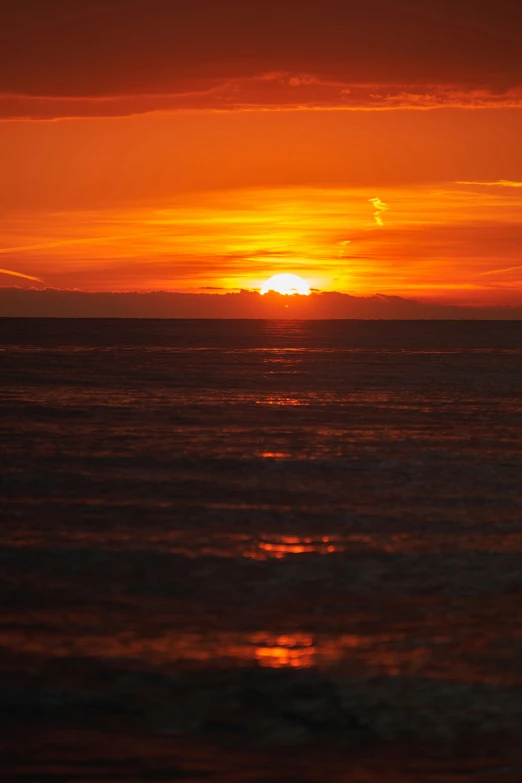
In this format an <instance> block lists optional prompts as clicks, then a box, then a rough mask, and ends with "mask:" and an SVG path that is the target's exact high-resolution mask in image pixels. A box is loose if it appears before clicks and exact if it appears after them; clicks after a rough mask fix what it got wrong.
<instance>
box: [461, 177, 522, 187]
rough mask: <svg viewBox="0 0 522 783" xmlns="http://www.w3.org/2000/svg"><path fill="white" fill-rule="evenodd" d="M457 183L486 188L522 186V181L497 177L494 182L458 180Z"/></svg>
mask: <svg viewBox="0 0 522 783" xmlns="http://www.w3.org/2000/svg"><path fill="white" fill-rule="evenodd" d="M457 185H481V186H482V187H486V188H522V182H516V181H514V180H511V179H497V180H495V181H494V182H472V181H465V180H463V181H458V182H457Z"/></svg>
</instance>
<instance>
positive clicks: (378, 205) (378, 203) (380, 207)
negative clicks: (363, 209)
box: [368, 198, 390, 226]
mask: <svg viewBox="0 0 522 783" xmlns="http://www.w3.org/2000/svg"><path fill="white" fill-rule="evenodd" d="M368 201H369V202H370V204H373V206H374V207H375V212H374V213H373V217H374V218H375V222H376V223H377V225H378V226H384V220H383V219H382V215H383V214H384V212H389V210H390V208H389V206H388V204H385V203H384V201H382V200H381V199H380V198H369V199H368Z"/></svg>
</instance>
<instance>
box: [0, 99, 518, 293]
mask: <svg viewBox="0 0 522 783" xmlns="http://www.w3.org/2000/svg"><path fill="white" fill-rule="evenodd" d="M377 115H378V116H377ZM377 129H379V139H380V142H379V145H377V147H376V146H375V145H374V144H373V143H372V139H373V138H375V133H376V132H377ZM493 131H494V133H495V138H497V139H498V144H497V146H496V150H497V152H496V155H497V157H496V159H495V161H494V162H492V161H491V160H489V161H488V158H487V155H486V154H485V150H487V149H490V141H491V134H492V133H493ZM520 133H522V112H518V113H517V112H516V111H515V110H513V109H499V110H497V111H496V112H493V111H492V110H484V111H481V112H480V113H473V112H470V111H464V110H460V111H457V110H449V109H441V110H437V111H434V112H427V113H426V112H407V111H402V110H394V111H389V112H384V113H383V112H381V113H375V112H373V113H372V112H363V111H360V112H357V111H354V112H331V111H322V110H317V111H314V112H307V113H306V114H303V113H302V112H299V111H297V110H295V111H291V110H285V111H280V112H263V111H261V110H259V111H255V110H252V111H250V112H229V113H214V112H211V111H208V112H204V111H201V112H199V113H196V112H192V113H191V112H186V113H178V114H164V115H148V116H140V117H122V118H117V119H116V118H113V119H108V118H106V119H103V118H98V119H96V120H93V119H78V120H70V121H67V120H62V121H58V122H55V123H45V122H43V123H39V122H36V121H32V122H31V121H28V122H4V123H2V122H0V165H1V166H2V175H3V179H4V181H5V183H4V188H3V191H2V193H3V195H2V194H0V215H1V217H2V236H1V238H0V254H1V256H2V263H1V267H2V269H3V270H4V271H3V272H1V271H0V285H3V286H10V285H11V286H12V285H18V286H22V287H26V288H30V287H47V288H57V289H73V290H81V291H94V292H97V291H98V292H103V291H115V292H125V291H137V292H143V291H158V290H164V291H180V292H195V293H197V292H200V293H216V294H219V293H221V294H225V293H227V292H230V291H237V290H239V289H245V290H249V291H260V290H262V291H264V290H265V286H266V284H267V281H269V280H273V279H276V277H278V276H279V275H295V276H296V278H297V279H298V280H301V281H306V282H304V283H300V284H299V285H303V284H304V285H305V286H307V288H306V289H304V288H303V289H301V290H299V287H298V286H297V284H296V288H295V291H296V292H297V293H308V291H309V290H310V289H312V290H319V291H322V292H329V291H340V292H344V293H349V294H352V295H354V296H372V295H375V294H384V295H387V296H399V297H406V298H414V299H419V300H421V301H430V302H441V303H455V304H456V303H459V304H522V265H521V263H520V242H521V233H520V211H521V209H522V187H519V185H520V184H521V183H522V163H520V164H519V162H517V161H518V160H519V153H518V139H519V137H520ZM209 135H211V136H212V137H213V138H215V139H216V141H217V143H216V144H215V145H212V148H210V147H209V146H208V138H209ZM173 137H175V138H176V139H177V145H176V147H175V148H173V147H172V144H171V139H172V138H173ZM470 137H472V138H473V139H474V140H475V141H474V146H473V147H472V148H470V145H469V139H470ZM145 138H146V139H147V140H148V141H147V144H144V143H143V140H144V139H145ZM346 138H350V144H349V145H347V144H346ZM403 142H406V143H403ZM289 150H291V151H292V154H291V155H290V154H289ZM203 152H204V153H205V154H204V155H202V153H203ZM517 156H518V157H517ZM129 161H132V163H131V165H129ZM276 290H277V289H276ZM293 290H294V289H293V288H292V287H291V286H290V287H289V288H285V289H284V290H283V293H291V292H292V291H293ZM293 304H294V303H290V304H289V307H290V309H291V308H292V306H293Z"/></svg>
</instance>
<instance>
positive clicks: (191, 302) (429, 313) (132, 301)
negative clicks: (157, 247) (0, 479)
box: [0, 287, 522, 320]
mask: <svg viewBox="0 0 522 783" xmlns="http://www.w3.org/2000/svg"><path fill="white" fill-rule="evenodd" d="M0 315H2V316H3V317H6V316H7V317H9V316H25V317H50V316H52V317H55V318H77V317H81V318H96V317H102V318H110V317H127V318H296V319H310V320H313V319H321V320H324V319H328V320H335V319H345V318H357V319H367V318H369V319H406V320H418V319H436V320H438V319H456V320H470V319H472V320H475V319H486V320H522V307H507V306H506V307H465V306H458V305H441V304H433V303H426V302H419V301H417V300H415V299H405V298H403V297H400V296H387V295H384V294H375V295H373V296H350V295H348V294H341V293H337V292H327V293H326V292H325V293H312V294H311V295H310V296H292V297H285V296H280V295H279V294H276V293H273V292H271V293H268V294H266V295H265V296H261V295H260V294H259V293H257V292H252V291H240V292H239V293H226V294H190V293H188V294H180V293H168V292H166V291H152V292H147V293H136V292H128V293H113V292H106V293H87V292H83V291H71V290H69V291H66V290H59V289H50V288H46V289H43V290H36V289H22V288H16V287H12V288H0Z"/></svg>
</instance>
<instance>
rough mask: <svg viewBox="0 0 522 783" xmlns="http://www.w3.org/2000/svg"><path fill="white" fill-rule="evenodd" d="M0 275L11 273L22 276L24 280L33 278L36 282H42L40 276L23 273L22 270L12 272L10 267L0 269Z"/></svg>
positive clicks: (14, 275)
mask: <svg viewBox="0 0 522 783" xmlns="http://www.w3.org/2000/svg"><path fill="white" fill-rule="evenodd" d="M0 275H12V276H13V277H23V278H24V279H25V280H34V281H35V282H36V283H43V280H42V278H41V277H34V276H33V275H24V274H22V272H13V271H12V269H0Z"/></svg>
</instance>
